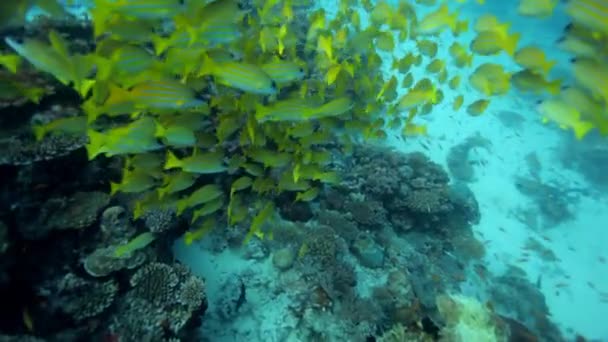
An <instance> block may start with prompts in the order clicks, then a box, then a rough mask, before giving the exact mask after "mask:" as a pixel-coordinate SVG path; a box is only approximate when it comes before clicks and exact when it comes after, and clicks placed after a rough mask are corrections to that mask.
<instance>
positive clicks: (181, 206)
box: [176, 199, 188, 216]
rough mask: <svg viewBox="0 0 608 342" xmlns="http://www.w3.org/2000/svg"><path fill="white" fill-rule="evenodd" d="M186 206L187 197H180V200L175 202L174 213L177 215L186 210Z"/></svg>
mask: <svg viewBox="0 0 608 342" xmlns="http://www.w3.org/2000/svg"><path fill="white" fill-rule="evenodd" d="M187 208H188V201H187V199H182V200H180V201H178V202H177V208H176V209H177V211H176V214H177V216H180V215H181V214H182V213H183V212H184V210H186V209H187Z"/></svg>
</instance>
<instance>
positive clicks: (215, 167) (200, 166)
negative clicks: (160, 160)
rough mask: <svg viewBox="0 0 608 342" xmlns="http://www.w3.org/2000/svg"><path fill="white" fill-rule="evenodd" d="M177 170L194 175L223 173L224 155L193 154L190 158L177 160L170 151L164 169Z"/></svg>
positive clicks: (224, 166)
mask: <svg viewBox="0 0 608 342" xmlns="http://www.w3.org/2000/svg"><path fill="white" fill-rule="evenodd" d="M174 168H179V169H181V170H182V171H185V172H190V173H196V174H211V173H218V172H224V171H225V170H226V165H225V163H224V153H223V152H221V151H218V152H196V151H195V152H194V154H193V155H192V156H190V157H186V158H182V159H178V158H177V157H176V156H175V154H174V153H173V152H171V151H167V161H166V162H165V166H164V169H165V170H169V169H174Z"/></svg>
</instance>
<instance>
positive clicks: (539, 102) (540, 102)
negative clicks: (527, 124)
mask: <svg viewBox="0 0 608 342" xmlns="http://www.w3.org/2000/svg"><path fill="white" fill-rule="evenodd" d="M543 102H544V100H536V104H537V105H539V104H542V103H543Z"/></svg>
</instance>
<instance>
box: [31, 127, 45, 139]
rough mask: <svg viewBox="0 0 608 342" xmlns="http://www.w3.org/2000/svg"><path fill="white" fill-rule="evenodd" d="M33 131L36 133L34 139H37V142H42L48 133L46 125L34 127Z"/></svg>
mask: <svg viewBox="0 0 608 342" xmlns="http://www.w3.org/2000/svg"><path fill="white" fill-rule="evenodd" d="M32 131H34V137H36V141H40V140H42V138H44V136H45V135H46V133H47V132H46V129H45V127H44V125H37V126H34V127H32Z"/></svg>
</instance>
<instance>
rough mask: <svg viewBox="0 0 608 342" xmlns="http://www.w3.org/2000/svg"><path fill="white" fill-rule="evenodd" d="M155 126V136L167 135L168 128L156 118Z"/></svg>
mask: <svg viewBox="0 0 608 342" xmlns="http://www.w3.org/2000/svg"><path fill="white" fill-rule="evenodd" d="M154 126H155V131H154V136H155V137H157V138H161V137H164V136H166V135H167V129H166V128H165V127H163V125H161V124H160V122H158V121H157V120H154Z"/></svg>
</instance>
